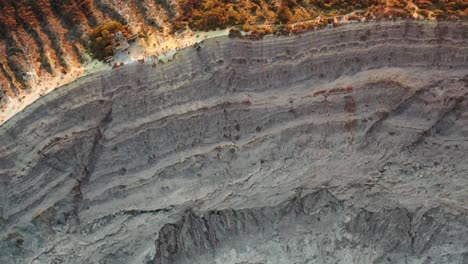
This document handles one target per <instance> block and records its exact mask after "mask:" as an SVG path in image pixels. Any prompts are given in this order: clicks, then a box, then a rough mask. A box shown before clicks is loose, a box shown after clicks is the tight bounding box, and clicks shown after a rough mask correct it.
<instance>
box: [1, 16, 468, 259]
mask: <svg viewBox="0 0 468 264" xmlns="http://www.w3.org/2000/svg"><path fill="white" fill-rule="evenodd" d="M467 29H468V24H467V23H462V22H458V23H429V22H382V23H369V24H354V25H347V26H343V27H339V28H334V29H330V30H324V31H317V32H310V33H306V34H303V35H298V36H289V37H266V38H265V39H264V40H261V41H253V42H252V41H248V40H240V39H228V38H218V39H211V40H208V41H205V42H204V43H202V44H201V45H200V46H198V47H196V48H188V49H185V50H183V51H181V52H180V53H179V54H178V55H177V56H176V58H175V60H174V61H172V62H169V63H166V64H158V65H156V67H152V66H151V65H148V64H135V65H129V66H125V67H122V68H119V69H115V70H113V71H111V72H104V73H101V74H95V75H92V76H89V77H87V78H83V79H79V80H77V81H75V82H73V83H71V84H69V85H67V86H65V87H62V88H61V89H59V90H56V91H54V92H52V93H50V94H48V95H47V96H44V97H42V98H41V99H39V100H38V101H36V102H35V103H34V104H32V105H30V106H29V107H28V108H27V109H25V110H24V111H23V112H21V113H19V114H18V115H16V116H14V117H13V118H12V119H10V120H9V121H7V122H6V123H4V124H3V125H2V126H1V127H0V205H1V207H0V221H1V223H2V224H1V225H0V234H1V235H2V237H3V239H2V240H0V252H1V253H0V262H1V263H33V264H36V263H405V262H406V263H466V261H467V260H468V251H467V245H468V240H467V237H468V230H467V226H468V208H467V201H468V178H467V176H466V175H468V174H467V172H468V171H467V170H468V167H467V166H468V164H467V163H466V162H465V160H466V156H467V154H468V153H467V152H468V144H467V139H468V138H467V137H468V131H467V128H468V104H467V102H468V100H467V93H468V87H467V86H468V35H467Z"/></svg>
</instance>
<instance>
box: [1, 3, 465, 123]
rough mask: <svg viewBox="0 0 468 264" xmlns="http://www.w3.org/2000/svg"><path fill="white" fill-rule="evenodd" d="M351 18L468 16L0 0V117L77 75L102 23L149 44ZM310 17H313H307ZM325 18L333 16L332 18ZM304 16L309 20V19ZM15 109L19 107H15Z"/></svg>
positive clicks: (409, 6) (421, 9)
mask: <svg viewBox="0 0 468 264" xmlns="http://www.w3.org/2000/svg"><path fill="white" fill-rule="evenodd" d="M355 11H358V13H357V14H355V15H353V17H354V19H356V20H360V19H361V18H367V19H371V20H375V19H394V18H418V19H438V20H447V19H449V20H456V19H465V20H466V18H467V17H468V3H466V1H464V0H434V1H426V0H415V1H411V0H385V1H377V0H353V1H336V0H307V1H305V0H304V1H296V0H281V1H269V0H256V1H253V0H238V1H221V0H202V1H193V0H154V1H153V0H151V1H150V0H146V1H143V0H130V1H126V0H125V1H124V0H36V1H30V0H19V1H11V0H0V13H1V14H2V15H1V16H0V121H3V120H4V119H6V118H8V116H9V114H7V113H4V111H5V109H4V108H5V106H7V105H12V104H13V105H15V107H16V105H23V104H28V103H29V102H27V103H23V101H28V98H26V97H27V95H30V94H31V93H33V92H36V91H37V90H40V92H38V94H39V95H41V94H42V93H43V92H42V90H43V89H44V90H49V89H51V88H55V87H57V86H61V85H62V84H63V83H65V81H64V80H73V79H75V78H77V77H78V75H80V74H82V71H78V69H81V67H82V66H83V65H85V64H86V63H89V56H88V52H87V48H88V34H89V32H90V30H91V29H93V28H95V27H96V26H98V25H99V24H101V23H104V22H106V21H109V20H114V21H118V22H121V23H123V24H127V25H128V27H129V29H130V30H131V31H132V32H133V33H135V34H139V35H140V36H141V37H142V38H143V39H144V41H143V42H144V44H146V45H147V48H148V49H151V48H152V47H153V45H160V44H161V43H160V41H162V40H164V39H167V38H168V37H169V36H174V33H175V32H176V31H179V32H181V31H183V30H185V29H188V28H189V29H192V30H202V31H203V30H212V29H216V28H224V27H226V26H232V25H237V26H240V27H242V28H243V29H245V30H255V29H256V27H257V26H261V25H268V26H266V29H268V30H266V29H265V27H262V28H261V29H260V31H261V32H265V31H267V32H269V31H271V29H269V28H270V27H271V25H281V26H282V28H287V27H288V26H290V27H291V28H292V30H296V31H297V30H304V29H305V28H309V29H310V28H312V27H314V26H316V23H319V24H322V25H325V24H327V23H328V22H330V21H331V20H333V19H337V18H339V17H340V16H342V15H343V14H347V13H350V12H355ZM310 20H318V22H317V21H314V22H313V23H310V22H311V21H310ZM329 20H330V21H329ZM307 21H309V22H307ZM18 107H19V106H18Z"/></svg>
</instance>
